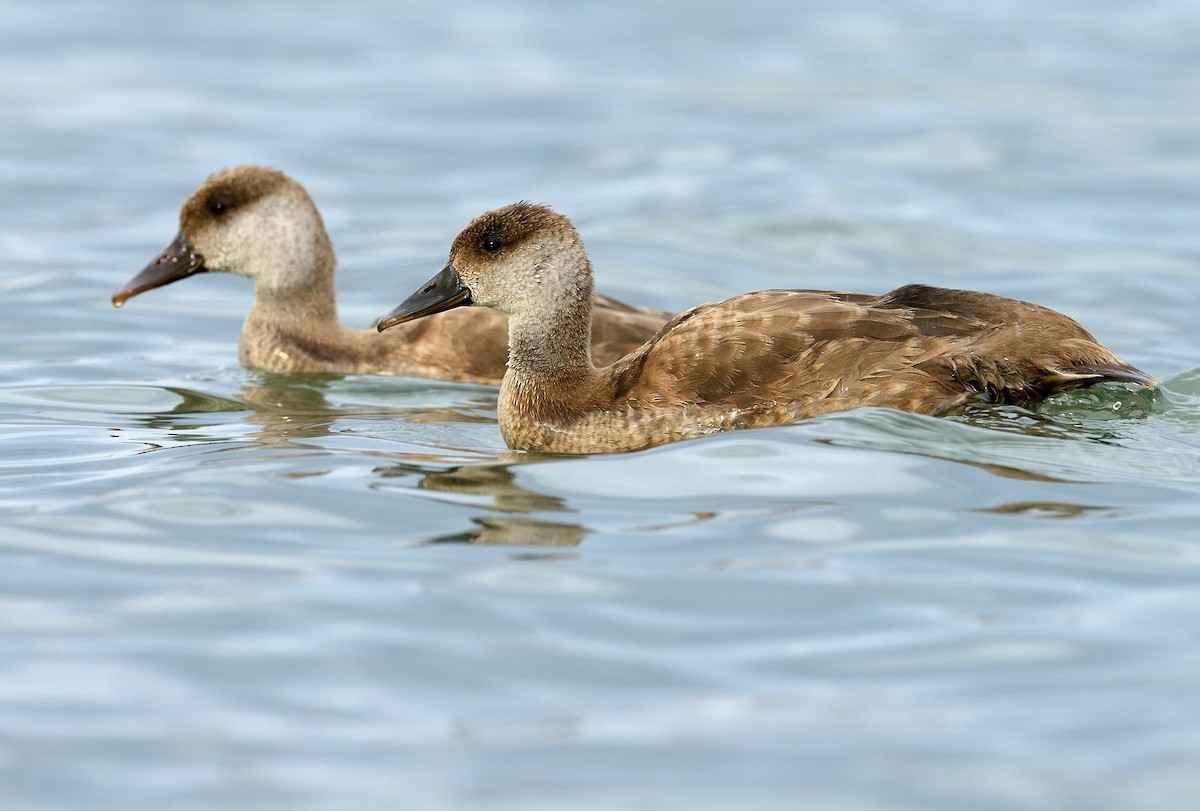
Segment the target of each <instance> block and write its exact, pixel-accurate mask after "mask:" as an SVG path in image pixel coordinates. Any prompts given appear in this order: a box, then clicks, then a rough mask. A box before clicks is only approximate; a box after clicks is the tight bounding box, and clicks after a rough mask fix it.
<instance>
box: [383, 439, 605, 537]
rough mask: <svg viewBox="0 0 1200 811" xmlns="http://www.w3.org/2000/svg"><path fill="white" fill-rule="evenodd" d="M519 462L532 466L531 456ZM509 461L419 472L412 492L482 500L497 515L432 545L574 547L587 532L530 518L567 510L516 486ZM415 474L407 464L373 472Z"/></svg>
mask: <svg viewBox="0 0 1200 811" xmlns="http://www.w3.org/2000/svg"><path fill="white" fill-rule="evenodd" d="M521 459H522V463H523V464H531V463H536V461H537V460H536V457H532V458H531V457H528V456H526V457H521ZM514 467H515V465H514V464H512V463H504V464H495V465H462V466H460V467H454V468H450V469H448V470H439V471H433V472H427V471H424V472H421V474H420V479H419V480H418V482H417V489H419V490H432V491H435V492H438V493H445V494H447V495H451V496H466V497H467V499H461V498H456V499H455V501H456V502H463V501H467V502H468V503H469V502H473V501H475V500H476V499H478V498H480V497H482V498H483V499H486V506H487V508H488V509H489V510H494V511H496V512H497V513H501V514H500V515H480V516H472V517H471V521H472V522H473V523H474V524H475V525H476V526H477V527H478V528H477V529H471V530H467V531H465V532H459V533H455V534H451V535H444V536H441V537H438V538H434V539H432V540H431V541H430V542H431V543H489V544H519V545H525V546H530V545H532V546H578V545H579V544H580V543H582V541H583V539H584V536H586V535H587V530H586V529H585V528H584V527H583V526H581V525H579V524H576V523H572V522H568V521H547V520H544V519H540V518H531V517H529V513H537V512H570V507H568V506H567V504H566V502H565V501H563V500H562V499H561V498H559V497H557V496H551V495H548V494H546V493H539V492H537V491H536V490H531V489H529V488H527V487H525V486H523V485H520V484H517V474H516V472H515V471H514V470H513V468H514ZM414 472H416V470H415V466H413V465H411V464H400V465H391V466H388V467H382V468H377V469H376V470H375V473H376V474H377V475H379V476H381V477H383V478H394V477H397V476H411V475H413V474H414Z"/></svg>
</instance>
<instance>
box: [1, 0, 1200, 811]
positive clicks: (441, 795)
mask: <svg viewBox="0 0 1200 811" xmlns="http://www.w3.org/2000/svg"><path fill="white" fill-rule="evenodd" d="M561 5H562V4H558V5H555V6H553V7H551V6H550V5H548V4H546V3H544V2H541V0H529V1H528V2H520V3H513V4H508V5H503V4H502V5H499V6H497V5H496V4H480V3H476V2H467V3H466V4H461V3H460V4H456V5H453V6H447V5H445V4H442V5H437V4H424V3H418V4H415V5H414V4H398V5H397V4H393V5H380V4H374V3H369V2H361V3H350V4H348V5H347V4H341V5H339V6H337V7H333V6H328V7H327V6H325V5H321V4H315V3H299V4H288V5H287V6H284V5H282V4H270V3H268V4H260V5H257V6H254V7H253V8H247V7H245V4H234V3H216V4H208V5H206V6H203V7H200V6H195V7H192V6H170V5H164V4H158V3H148V2H135V1H133V0H127V2H122V3H118V4H111V3H104V4H101V3H90V2H75V3H69V4H67V6H61V5H60V6H55V7H54V8H51V7H50V6H46V7H45V8H42V7H40V6H38V7H33V6H30V7H28V8H17V7H14V8H10V9H8V10H7V11H6V23H5V26H4V29H3V30H2V31H0V46H3V47H0V68H3V69H4V72H5V75H6V76H8V77H10V79H11V81H8V82H6V83H4V85H3V86H2V87H0V113H3V116H2V117H0V121H3V122H4V123H3V124H0V178H3V181H4V182H3V183H0V215H3V216H2V217H0V223H2V224H0V296H2V297H3V300H4V304H3V308H4V314H3V323H4V329H3V330H0V516H3V518H2V520H3V526H2V528H0V638H2V640H3V644H0V805H2V806H3V807H5V808H46V809H51V808H63V809H66V808H72V809H73V808H80V807H88V808H97V809H99V808H106V809H107V808H112V809H118V808H120V809H126V808H130V807H164V808H175V809H192V808H195V809H199V808H213V807H254V808H265V809H270V808H281V809H282V808H287V809H289V811H302V810H303V809H309V808H311V809H317V808H329V807H339V808H355V809H370V808H381V809H382V808H389V809H390V808H395V807H397V804H398V803H399V804H400V805H402V806H404V807H421V808H477V807H482V806H484V805H485V804H486V806H487V807H488V808H492V809H505V808H513V809H517V808H520V809H522V811H526V810H527V809H534V808H563V807H571V808H579V809H589V808H596V809H600V808H603V809H612V808H640V807H656V808H657V807H663V808H689V809H690V808H708V807H713V808H723V807H731V806H734V805H736V806H737V807H739V808H752V809H754V808H763V809H766V808H772V809H774V808H779V809H784V808H786V809H791V808H796V807H801V806H806V807H807V806H811V807H818V808H823V809H839V808H846V809H851V808H852V809H855V810H856V811H862V810H867V811H869V810H870V809H884V808H886V809H897V808H912V809H922V810H923V811H924V810H925V809H934V808H945V809H960V808H964V807H970V808H978V809H1006V811H1007V809H1012V808H1028V809H1042V808H1046V809H1049V808H1076V807H1077V808H1089V809H1109V808H1111V809H1122V810H1124V809H1131V808H1154V809H1156V811H1157V810H1158V809H1174V808H1181V809H1182V808H1191V807H1192V806H1193V805H1194V798H1195V797H1196V796H1197V795H1198V794H1200V782H1198V778H1197V774H1200V769H1198V768H1197V764H1200V710H1197V708H1198V707H1200V700H1198V699H1200V695H1198V688H1197V685H1200V656H1198V655H1197V654H1196V652H1195V651H1196V650H1197V649H1198V645H1197V642H1198V639H1197V630H1196V629H1197V628H1200V621H1198V620H1200V586H1198V585H1197V580H1198V578H1197V575H1198V570H1200V552H1198V549H1200V546H1198V543H1197V541H1198V535H1197V531H1196V526H1197V518H1198V513H1200V508H1198V507H1197V504H1200V499H1197V484H1198V481H1197V471H1198V470H1200V441H1198V438H1200V417H1198V416H1197V415H1198V414H1200V410H1198V409H1197V402H1198V400H1197V398H1198V397H1200V385H1198V381H1200V372H1197V361H1196V358H1197V356H1198V355H1200V352H1198V351H1197V346H1198V345H1200V339H1198V337H1197V330H1196V323H1195V317H1194V309H1195V307H1194V301H1193V299H1194V297H1193V296H1191V295H1190V294H1189V293H1190V290H1191V289H1192V286H1193V284H1194V278H1195V265H1196V260H1197V258H1198V251H1197V248H1196V241H1195V228H1194V223H1195V222H1196V217H1197V215H1198V214H1200V211H1198V207H1197V198H1196V195H1195V188H1197V184H1198V183H1200V176H1198V171H1197V169H1198V167H1200V163H1198V162H1197V161H1196V160H1195V158H1196V155H1195V143H1196V138H1195V133H1196V130H1197V127H1198V126H1200V112H1198V111H1197V110H1196V109H1195V107H1194V105H1190V104H1188V100H1190V99H1192V98H1194V97H1195V92H1194V90H1195V85H1196V83H1197V78H1198V77H1200V55H1198V53H1197V51H1196V49H1195V47H1194V40H1195V37H1194V33H1195V31H1196V30H1198V26H1200V17H1197V13H1196V11H1195V9H1194V8H1193V7H1192V5H1191V4H1188V3H1183V2H1174V1H1173V0H1156V1H1155V2H1152V3H1149V4H1140V5H1138V6H1136V7H1135V6H1129V7H1124V6H1116V5H1109V6H1097V5H1095V4H1082V3H1079V4H1076V3H1066V4H1035V3H1029V2H1017V3H1009V4H1005V5H1004V7H1003V8H1000V7H995V8H993V7H990V6H979V7H975V6H969V5H962V4H960V5H957V6H953V7H949V6H946V5H945V4H944V3H940V2H925V0H906V2H903V3H875V2H867V3H858V4H854V5H852V6H845V5H836V4H835V5H829V4H826V5H822V4H817V5H811V4H802V5H796V4H783V3H775V2H769V1H768V0H763V2H752V3H750V4H749V5H746V4H738V5H724V6H720V5H710V4H699V5H697V4H694V3H688V4H682V3H676V2H668V3H660V4H635V3H618V4H617V5H615V6H611V7H605V8H604V9H601V8H599V7H595V8H593V7H590V6H578V7H569V8H562V7H560V6H561ZM242 162H261V163H271V164H275V165H278V166H280V168H283V169H284V170H286V171H288V172H290V173H292V174H294V175H295V176H296V177H297V178H298V179H300V180H301V181H302V182H303V183H305V185H306V186H307V187H308V188H309V190H310V191H311V192H312V193H313V195H314V197H315V199H316V200H317V202H318V204H319V205H320V206H321V209H322V212H323V215H324V217H325V220H326V223H327V225H328V226H329V229H330V232H331V235H332V236H333V238H334V241H335V243H336V244H337V246H338V252H339V257H340V259H341V266H340V267H339V271H338V273H339V291H340V301H339V304H340V308H341V312H342V315H343V318H344V319H345V320H346V321H347V322H348V323H353V324H355V325H359V326H362V325H366V324H368V323H370V321H371V319H372V318H374V317H376V316H378V315H379V314H380V313H381V312H383V311H385V310H386V309H388V308H390V307H391V306H393V305H394V304H395V303H396V302H397V301H398V300H399V299H398V296H402V295H403V294H405V293H406V292H407V291H408V290H409V289H411V287H412V285H413V283H414V282H419V281H420V280H423V279H425V278H428V276H430V275H431V274H432V273H433V272H434V271H436V269H437V267H439V266H440V263H441V262H442V261H443V260H444V257H445V252H446V249H447V247H448V243H449V240H450V238H451V237H452V235H453V234H454V233H455V232H456V231H457V229H458V228H459V227H460V226H461V225H462V224H463V223H465V222H466V220H467V219H468V218H469V217H471V216H473V215H475V214H477V213H479V212H480V211H482V210H484V209H486V208H489V207H492V206H495V205H499V204H503V203H506V202H511V201H512V200H515V199H519V198H531V199H535V200H539V201H542V202H546V203H548V204H551V205H554V206H556V207H558V208H560V209H561V210H563V211H564V212H565V213H567V214H569V215H570V216H571V217H572V218H573V219H574V220H575V221H576V223H577V225H578V226H579V227H580V229H581V231H582V233H583V236H584V238H585V240H586V241H587V242H588V245H589V248H590V250H591V253H592V258H593V262H594V264H595V267H596V273H597V278H598V287H599V288H600V289H603V290H605V291H606V292H611V293H615V294H618V295H621V296H623V297H625V298H627V299H630V300H632V301H636V302H639V303H645V304H649V305H656V306H665V307H672V308H676V309H681V308H683V307H686V306H690V305H692V304H695V303H697V302H699V301H704V300H711V299H715V298H719V297H723V296H726V295H729V294H732V293H734V292H737V291H741V290H744V289H753V288H761V287H777V286H805V287H836V288H840V289H854V290H883V289H886V288H889V287H894V286H897V285H899V284H903V283H907V282H914V281H920V282H926V283H932V284H947V285H957V286H963V287H972V288H981V289H988V290H992V291H994V292H999V293H1003V294H1009V295H1014V296H1017V297H1021V298H1026V299H1032V300H1035V301H1039V302H1042V303H1046V304H1049V305H1051V306H1054V307H1057V308H1060V309H1062V310H1064V311H1066V312H1068V313H1069V314H1071V315H1073V316H1075V317H1077V318H1078V319H1079V320H1080V321H1082V322H1083V323H1084V324H1085V325H1086V326H1088V327H1089V328H1090V329H1092V330H1093V331H1094V332H1095V333H1096V334H1097V335H1098V337H1100V338H1101V339H1102V340H1103V341H1104V342H1105V343H1107V344H1109V345H1111V346H1113V347H1114V348H1115V349H1116V350H1117V351H1118V352H1120V353H1121V354H1122V355H1124V356H1126V357H1127V358H1129V359H1130V360H1131V361H1133V362H1134V363H1136V364H1138V365H1140V366H1143V367H1145V368H1147V369H1148V370H1150V371H1151V372H1153V373H1155V374H1158V375H1160V376H1161V377H1162V378H1163V381H1164V387H1163V389H1162V390H1161V391H1159V392H1155V393H1147V392H1141V393H1139V392H1131V391H1129V390H1128V389H1125V388H1122V387H1120V386H1105V387H1101V388H1099V389H1095V390H1092V391H1088V392H1079V393H1074V394H1071V395H1067V396H1065V397H1061V398H1056V399H1055V400H1054V401H1052V402H1050V403H1047V404H1045V405H1043V406H1042V407H1040V408H1039V409H1037V410H1036V411H1032V412H1031V411H1026V410H1022V409H980V410H971V411H968V412H965V413H963V414H960V415H955V416H953V417H950V418H945V419H933V418H928V417H923V416H919V415H910V414H898V413H893V412H887V411H879V410H865V411H860V412H852V413H846V414H838V415H831V416H829V417H826V418H821V419H818V420H812V421H809V422H806V423H803V424H799V425H795V426H790V427H786V428H779V429H771V430H765V431H758V432H753V433H743V434H730V435H726V436H717V437H711V438H708V439H705V440H702V441H697V442H691V443H684V444H680V445H676V446H669V447H663V448H657V449H654V450H651V451H647V452H644V453H635V454H626V455H618V456H607V457H597V458H587V459H576V458H563V457H553V456H539V455H534V454H522V453H515V452H512V451H509V450H508V449H506V448H505V447H504V444H503V441H502V439H501V437H500V433H499V430H498V429H497V426H496V423H495V410H494V402H495V390H494V389H489V388H486V387H470V386H452V385H445V384H431V383H428V382H426V381H415V380H397V379H372V378H367V377H348V378H337V377H319V376H313V377H308V376H293V377H287V376H274V375H261V374H258V373H255V372H252V371H247V370H244V369H240V368H238V367H237V366H236V341H237V334H238V329H239V326H240V323H241V319H242V317H243V316H244V313H245V310H246V308H247V307H248V306H249V304H250V301H251V296H252V293H251V291H250V289H249V285H248V283H246V282H245V280H241V279H231V278H223V277H219V276H216V275H205V276H203V277H197V278H194V279H189V280H186V281H184V282H181V283H179V284H177V285H173V286H171V287H169V288H165V289H163V290H158V291H154V292H153V293H152V294H148V295H146V296H145V297H142V298H139V299H138V300H136V301H135V302H133V303H131V305H130V306H128V307H126V308H124V309H123V310H121V311H119V312H118V311H115V310H113V309H111V308H110V307H109V305H108V298H109V296H110V295H111V293H112V291H113V289H114V288H115V287H116V286H117V285H119V284H120V283H121V282H122V281H124V280H125V279H127V278H128V277H129V276H130V275H131V274H132V273H133V272H134V271H136V270H137V269H139V268H140V267H142V266H143V265H144V264H145V262H146V261H147V260H148V259H149V258H151V257H152V256H153V255H154V254H155V252H156V251H158V250H159V249H160V248H161V247H162V245H163V244H165V243H166V242H167V241H168V240H169V239H170V237H171V236H172V234H173V233H174V229H175V227H176V216H177V209H178V206H179V204H180V203H181V202H182V200H183V198H184V197H185V196H186V195H187V193H188V192H190V191H191V189H192V188H194V186H195V185H196V184H197V183H198V182H199V181H200V180H202V179H203V178H204V177H205V176H207V175H208V174H210V173H211V172H213V171H216V170H217V169H219V168H221V167H223V166H229V165H234V164H237V163H242Z"/></svg>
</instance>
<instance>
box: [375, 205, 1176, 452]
mask: <svg viewBox="0 0 1200 811" xmlns="http://www.w3.org/2000/svg"><path fill="white" fill-rule="evenodd" d="M591 294H592V267H591V263H590V261H589V259H588V255H587V252H586V250H585V249H584V245H583V242H582V240H581V239H580V236H579V233H578V232H577V231H576V229H575V227H574V226H573V225H572V224H571V222H570V221H569V220H568V219H567V218H566V217H565V216H563V215H562V214H559V213H558V212H556V211H554V210H552V209H550V208H547V207H545V206H541V205H536V204H532V203H528V202H519V203H514V204H512V205H509V206H506V207H503V208H499V209H496V210H494V211H489V212H487V213H485V214H483V215H481V216H479V217H478V218H476V219H475V220H474V221H472V222H471V223H470V224H469V225H467V227H466V228H464V229H463V230H462V232H461V233H459V234H458V236H457V237H456V238H455V239H454V242H453V244H452V246H451V248H450V255H449V260H448V261H447V262H446V265H445V267H443V269H442V270H441V272H440V273H438V274H437V275H435V276H434V277H433V278H432V279H430V280H429V281H428V282H427V283H426V284H424V285H422V286H421V287H420V288H418V289H417V290H416V291H415V292H414V293H413V294H412V295H411V296H409V297H408V298H407V299H405V300H404V301H403V302H402V303H401V304H399V305H398V306H397V307H395V308H394V309H393V310H391V311H390V312H389V313H387V314H386V315H385V316H383V317H382V318H381V319H379V321H378V322H377V328H378V329H380V330H387V329H391V328H393V327H395V326H397V325H401V324H406V323H409V322H410V321H412V320H415V319H419V318H424V317H426V316H429V315H431V314H433V313H439V312H443V311H445V310H447V309H450V308H456V307H462V306H466V305H472V306H482V307H488V308H493V309H496V310H499V311H500V312H503V313H506V314H507V315H508V343H509V361H508V370H507V372H506V373H505V376H504V380H503V382H502V383H501V386H500V392H499V400H498V404H497V416H498V421H499V425H500V430H501V433H502V434H503V436H504V439H505V441H506V442H507V444H508V445H509V446H510V447H512V448H514V449H517V450H526V451H538V452H547V453H564V454H588V453H617V452H625V451H633V450H640V449H643V448H648V447H651V446H655V445H661V444H664V443H667V442H674V441H679V440H686V439H693V438H698V437H703V436H706V435H709V434H713V433H716V432H719V431H728V430H734V429H747V428H760V427H767V426H776V425H785V424H788V423H792V422H795V421H797V420H802V419H807V418H810V417H815V416H818V415H822V414H828V413H831V412H837V411H845V410H849V409H855V408H862V407H867V406H874V407H882V408H892V409H901V410H904V411H911V412H919V413H923V414H931V415H943V414H946V413H949V412H951V411H954V410H955V409H959V408H961V407H963V406H967V405H969V404H972V403H996V404H1020V405H1031V404H1033V403H1036V402H1037V401H1038V400H1040V399H1042V398H1044V397H1046V396H1048V395H1050V394H1052V393H1055V392H1058V391H1062V390H1064V389H1071V388H1075V387H1078V386H1084V385H1088V384H1090V383H1094V382H1097V381H1101V380H1116V381H1125V382H1128V383H1133V384H1137V385H1141V386H1152V385H1154V383H1155V381H1154V378H1153V377H1151V376H1150V375H1148V374H1147V373H1145V372H1143V371H1141V370H1139V369H1137V368H1135V367H1133V366H1131V365H1130V364H1128V363H1126V362H1125V361H1124V360H1122V359H1121V358H1119V357H1118V356H1117V355H1115V354H1113V352H1111V351H1110V350H1108V349H1106V348H1105V347H1104V346H1102V345H1100V344H1099V343H1098V342H1097V341H1096V340H1095V338H1093V337H1092V336H1091V335H1090V334H1089V333H1088V332H1087V331H1086V330H1084V328H1083V327H1081V326H1080V325H1079V324H1077V323H1076V322H1075V321H1073V320H1072V319H1071V318H1069V317H1067V316H1065V315H1063V314H1061V313H1059V312H1056V311H1054V310H1051V309H1047V308H1046V307H1042V306H1039V305H1037V304H1031V303H1028V302H1024V301H1018V300H1015V299H1009V298H1004V297H1001V296H998V295H992V294H989V293H982V292H974V291H969V290H953V289H946V288H940V287H930V286H927V285H921V284H910V285H906V286H904V287H899V288H897V289H895V290H892V291H890V292H887V293H883V294H881V295H870V294H861V293H849V292H840V291H822V290H760V291H757V292H750V293H743V294H741V295H736V296H734V297H732V298H729V299H726V300H724V301H718V302H713V303H708V304H701V305H700V306H698V307H693V308H692V309H690V310H687V311H685V312H682V313H680V314H679V315H677V316H675V317H674V318H673V319H671V320H670V321H669V322H667V323H666V324H665V325H664V326H663V327H662V328H661V329H660V330H659V331H658V332H657V333H656V334H655V335H654V336H653V337H651V338H650V339H649V340H648V341H647V342H646V343H644V344H643V345H641V346H640V347H638V348H636V349H634V350H633V351H632V352H630V353H629V354H628V355H625V356H624V357H622V358H621V359H620V360H617V361H616V362H614V363H611V364H608V365H600V366H597V365H596V362H595V360H594V358H593V356H592V355H591V354H590V352H589V349H588V341H587V336H588V324H589V319H590V318H591V317H592V313H593V309H592V305H591Z"/></svg>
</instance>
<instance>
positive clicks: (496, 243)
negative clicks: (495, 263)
mask: <svg viewBox="0 0 1200 811" xmlns="http://www.w3.org/2000/svg"><path fill="white" fill-rule="evenodd" d="M503 247H504V242H503V241H502V240H501V239H500V237H498V236H496V235H495V234H488V235H487V236H486V237H484V238H483V249H484V250H485V251H487V252H488V253H495V252H496V251H498V250H500V249H501V248H503Z"/></svg>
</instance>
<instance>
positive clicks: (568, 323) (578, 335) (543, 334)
mask: <svg viewBox="0 0 1200 811" xmlns="http://www.w3.org/2000/svg"><path fill="white" fill-rule="evenodd" d="M591 335H592V286H591V279H590V273H589V274H588V278H586V279H585V280H583V281H582V282H581V283H580V284H579V286H578V287H577V288H575V289H573V290H570V291H567V292H565V293H564V295H563V296H562V297H561V298H560V299H559V300H558V301H556V302H554V304H553V306H546V307H531V308H529V309H528V310H526V311H525V312H523V313H519V314H516V315H511V314H510V315H509V318H508V368H509V369H510V370H511V371H512V373H513V374H516V375H518V376H520V377H522V378H526V379H544V380H556V381H569V380H584V379H587V378H589V377H590V376H592V375H593V374H595V372H596V367H595V366H594V365H593V364H592V355H591Z"/></svg>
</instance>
